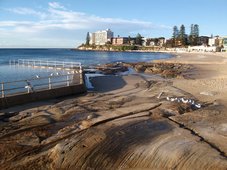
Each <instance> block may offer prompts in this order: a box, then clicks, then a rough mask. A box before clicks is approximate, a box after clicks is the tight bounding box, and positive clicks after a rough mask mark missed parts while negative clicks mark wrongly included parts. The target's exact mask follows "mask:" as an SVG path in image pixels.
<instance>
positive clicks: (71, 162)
mask: <svg viewBox="0 0 227 170" xmlns="http://www.w3.org/2000/svg"><path fill="white" fill-rule="evenodd" d="M132 87H133V88H132V89H128V90H124V91H121V92H118V93H103V94H100V93H95V92H94V93H89V94H87V95H85V96H81V97H77V98H74V97H73V98H69V99H65V100H62V101H61V100H59V101H57V102H55V103H53V104H49V105H41V106H39V107H35V108H30V109H24V110H19V111H17V112H16V111H15V114H11V115H10V116H7V118H4V119H3V117H4V114H5V113H6V112H9V111H11V110H12V109H13V110H16V109H15V108H11V110H3V111H2V113H1V120H0V121H1V123H0V128H1V131H0V169H130V168H137V169H142V168H147V169H211V170H213V169H226V167H227V158H226V129H227V128H226V127H227V126H226V124H225V123H224V122H226V121H225V118H224V117H225V112H224V111H223V109H222V108H216V109H215V108H211V107H217V106H216V105H213V104H212V103H202V102H201V101H198V100H197V99H196V98H194V96H192V95H191V94H189V93H186V92H184V91H182V90H180V89H177V88H175V87H174V86H172V84H171V83H169V82H168V81H155V80H141V81H139V82H137V83H135V84H133V86H132ZM161 92H162V95H161V96H160V97H159V98H157V96H158V95H159V94H160V93H161ZM167 96H171V97H185V98H191V99H193V100H195V101H197V102H200V103H201V104H202V106H203V107H202V108H201V109H195V108H193V107H192V106H191V105H190V104H185V103H178V102H170V101H167V100H166V97H167ZM213 110H216V111H213ZM217 119H218V120H219V121H216V120H217ZM208 127H209V128H210V129H209V130H208V131H207V128H208ZM205 129H206V130H205ZM211 133H212V134H211Z"/></svg>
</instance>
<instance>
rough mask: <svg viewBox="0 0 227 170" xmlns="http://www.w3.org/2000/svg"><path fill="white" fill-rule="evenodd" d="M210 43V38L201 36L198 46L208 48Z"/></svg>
mask: <svg viewBox="0 0 227 170" xmlns="http://www.w3.org/2000/svg"><path fill="white" fill-rule="evenodd" d="M208 42H209V37H208V36H200V37H198V39H197V44H198V45H204V46H208Z"/></svg>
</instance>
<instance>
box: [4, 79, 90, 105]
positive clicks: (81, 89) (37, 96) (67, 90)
mask: <svg viewBox="0 0 227 170" xmlns="http://www.w3.org/2000/svg"><path fill="white" fill-rule="evenodd" d="M86 91H87V89H86V87H85V84H84V83H83V84H78V85H72V86H67V87H60V88H55V89H50V90H43V91H39V92H33V93H27V94H21V95H15V96H9V97H5V98H0V109H4V108H8V107H11V106H15V105H20V104H25V103H29V102H36V101H41V100H46V99H53V98H57V97H63V96H68V95H75V94H82V93H85V92H86Z"/></svg>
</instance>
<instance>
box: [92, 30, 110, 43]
mask: <svg viewBox="0 0 227 170" xmlns="http://www.w3.org/2000/svg"><path fill="white" fill-rule="evenodd" d="M113 35H114V33H113V32H112V31H111V30H110V29H106V30H102V31H97V32H94V33H91V34H90V44H94V45H105V44H106V43H107V42H111V39H112V38H113Z"/></svg>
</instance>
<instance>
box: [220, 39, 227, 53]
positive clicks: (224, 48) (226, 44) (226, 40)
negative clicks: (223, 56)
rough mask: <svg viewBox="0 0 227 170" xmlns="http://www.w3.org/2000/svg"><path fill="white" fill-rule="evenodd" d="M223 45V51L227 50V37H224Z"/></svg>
mask: <svg viewBox="0 0 227 170" xmlns="http://www.w3.org/2000/svg"><path fill="white" fill-rule="evenodd" d="M222 46H223V48H222V49H221V51H222V52H224V51H225V52H227V37H223V41H222Z"/></svg>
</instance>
